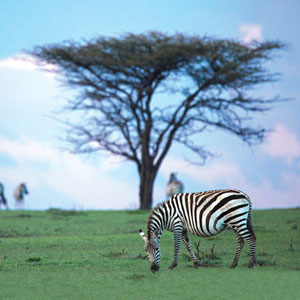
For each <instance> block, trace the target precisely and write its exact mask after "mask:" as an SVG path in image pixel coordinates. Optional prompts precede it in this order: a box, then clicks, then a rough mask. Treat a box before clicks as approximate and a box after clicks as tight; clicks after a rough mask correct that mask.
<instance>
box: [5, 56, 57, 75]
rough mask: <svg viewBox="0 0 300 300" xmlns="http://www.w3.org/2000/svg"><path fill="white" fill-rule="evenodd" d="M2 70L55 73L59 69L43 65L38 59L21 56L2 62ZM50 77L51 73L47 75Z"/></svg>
mask: <svg viewBox="0 0 300 300" xmlns="http://www.w3.org/2000/svg"><path fill="white" fill-rule="evenodd" d="M0 69H10V70H21V71H36V70H38V71H48V72H55V71H57V70H58V68H57V67H56V66H55V65H51V64H43V65H41V64H40V63H39V61H38V60H37V59H35V58H34V57H32V56H30V55H27V54H19V55H15V56H12V57H8V58H5V59H1V60H0ZM45 74H46V75H48V76H49V74H51V73H46V72H45Z"/></svg>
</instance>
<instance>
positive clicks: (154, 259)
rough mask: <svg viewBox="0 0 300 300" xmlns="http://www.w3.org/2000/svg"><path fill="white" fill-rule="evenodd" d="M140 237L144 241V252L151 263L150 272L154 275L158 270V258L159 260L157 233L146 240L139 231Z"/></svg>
mask: <svg viewBox="0 0 300 300" xmlns="http://www.w3.org/2000/svg"><path fill="white" fill-rule="evenodd" d="M140 236H141V237H142V239H143V240H144V241H145V248H144V249H145V251H146V252H147V255H148V257H149V260H150V262H151V266H150V270H151V271H152V272H153V273H155V272H157V271H158V270H159V258H160V245H159V239H158V233H157V231H154V232H153V233H152V234H151V238H150V239H148V238H147V237H146V235H145V233H144V232H143V231H142V230H141V229H140Z"/></svg>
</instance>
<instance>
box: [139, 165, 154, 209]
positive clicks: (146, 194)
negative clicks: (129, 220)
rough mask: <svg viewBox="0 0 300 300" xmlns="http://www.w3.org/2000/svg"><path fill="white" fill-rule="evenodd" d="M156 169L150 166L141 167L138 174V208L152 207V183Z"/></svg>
mask: <svg viewBox="0 0 300 300" xmlns="http://www.w3.org/2000/svg"><path fill="white" fill-rule="evenodd" d="M156 173H157V171H156V170H155V169H154V168H153V167H152V168H151V167H149V168H146V167H142V168H141V170H140V171H139V175H140V191H139V195H140V209H151V208H152V195H153V184H154V180H155V177H156Z"/></svg>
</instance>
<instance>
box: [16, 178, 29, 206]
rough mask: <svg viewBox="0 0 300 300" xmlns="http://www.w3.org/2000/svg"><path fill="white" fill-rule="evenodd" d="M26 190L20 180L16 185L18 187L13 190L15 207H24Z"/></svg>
mask: <svg viewBox="0 0 300 300" xmlns="http://www.w3.org/2000/svg"><path fill="white" fill-rule="evenodd" d="M27 194H29V193H28V190H27V187H26V184H25V182H22V183H20V184H19V185H18V187H17V188H16V189H15V191H14V196H15V200H16V202H15V208H16V209H17V208H24V195H27Z"/></svg>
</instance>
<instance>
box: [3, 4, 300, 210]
mask: <svg viewBox="0 0 300 300" xmlns="http://www.w3.org/2000/svg"><path fill="white" fill-rule="evenodd" d="M299 11H300V2H299V1H297V0H294V1H276V0H272V1H268V0H264V1H253V0H252V1H250V0H249V1H229V0H228V1H221V0H219V1H216V0H215V1H196V0H194V1H192V0H187V1H178V0H173V1H170V0H169V1H167V0H160V1H155V0H152V1H146V0H145V1H143V0H139V1H138V0H127V1H113V0H110V1H109V0H106V1H96V0H94V1H91V0H88V1H83V0H82V1H81V0H73V1H66V0H65V1H57V0H51V1H48V0H45V1H33V0H31V1H30V0H27V1H25V0H2V1H1V3H0V44H1V47H0V88H1V94H0V182H3V183H4V184H5V188H6V189H5V194H6V197H7V199H8V203H9V206H10V207H13V206H14V202H13V197H12V193H13V190H14V188H15V187H16V185H17V184H18V183H19V182H21V181H26V182H27V185H28V189H29V192H30V194H29V196H28V197H27V199H26V207H27V208H29V209H47V208H49V207H61V208H65V209H124V208H136V207H138V177H137V173H136V168H135V166H134V165H132V164H130V163H129V162H120V160H119V159H117V158H115V157H112V156H110V155H108V154H100V153H98V154H93V155H90V156H74V155H71V154H69V153H68V152H67V151H65V150H64V147H65V146H66V145H65V144H64V142H63V141H61V139H62V138H63V137H64V131H63V129H62V128H61V125H60V124H59V123H58V122H56V121H55V120H54V118H53V116H56V112H57V111H58V110H59V109H60V108H61V106H62V103H63V101H64V100H63V99H65V98H66V97H70V96H72V92H71V91H68V90H66V89H65V88H63V87H61V86H60V84H59V82H58V81H57V80H56V78H55V76H54V75H53V74H50V73H46V72H42V71H40V70H38V69H37V68H36V66H35V65H34V64H33V63H31V62H24V61H23V60H21V59H20V57H22V55H24V54H22V53H23V51H24V50H28V49H32V48H33V47H34V46H35V45H43V44H45V43H47V44H49V43H57V42H61V41H63V40H69V39H74V40H82V39H90V38H93V37H96V36H97V35H105V36H119V35H120V34H122V33H125V32H134V33H141V32H145V31H149V30H158V31H162V32H166V33H175V32H183V33H187V34H199V35H209V36H214V37H218V38H235V39H240V40H243V41H244V42H249V41H251V40H252V39H257V40H259V41H264V40H268V39H269V40H281V41H283V42H285V43H287V45H288V48H287V50H285V51H282V52H281V53H280V55H279V56H278V57H276V58H275V59H274V60H272V61H271V62H269V63H268V64H267V65H266V67H267V68H268V70H270V71H271V72H279V73H281V77H280V81H278V82H276V83H272V84H269V85H265V86H262V87H260V88H259V89H257V90H255V91H252V94H253V95H262V96H264V97H266V98H268V97H273V96H276V95H279V96H281V97H283V98H293V101H290V102H285V103H281V104H278V105H275V106H274V109H273V110H272V111H270V112H268V113H266V114H264V115H259V116H257V118H256V119H255V120H254V121H253V122H255V123H256V124H262V125H263V126H265V127H266V128H269V129H273V132H272V133H271V134H270V135H269V137H268V139H267V140H266V141H265V142H264V143H263V144H261V145H259V146H254V147H251V148H249V147H248V146H247V145H245V144H243V143H242V142H241V141H240V140H239V139H238V138H236V137H234V136H231V135H228V134H225V133H223V132H218V131H211V132H209V133H207V134H205V135H201V136H199V140H200V143H201V144H202V145H204V146H206V148H207V149H208V150H211V151H212V152H215V153H218V154H219V155H218V156H217V157H215V158H214V159H212V160H209V161H208V162H207V163H206V165H205V166H203V167H200V166H197V165H190V164H188V163H187V162H185V161H184V160H183V157H182V155H181V154H184V150H183V149H182V148H176V147H175V148H174V149H173V150H172V151H171V152H170V153H169V156H168V157H167V159H166V160H165V162H164V164H163V165H162V167H161V169H160V172H159V174H158V177H157V180H156V183H155V189H154V204H156V203H158V202H160V201H162V200H165V185H166V182H167V180H168V176H169V173H170V172H178V177H179V179H181V180H182V181H183V182H184V185H185V191H187V192H194V191H202V190H207V189H215V188H227V187H230V188H238V189H241V190H243V191H245V192H246V193H247V194H249V195H250V197H251V199H252V202H253V206H254V208H272V207H274V208H278V207H295V206H300V199H299V198H298V195H299V194H300V126H299V112H300V102H299V98H300V97H299V96H300V85H299V78H300V68H299V66H300V57H299V53H300V20H299Z"/></svg>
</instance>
